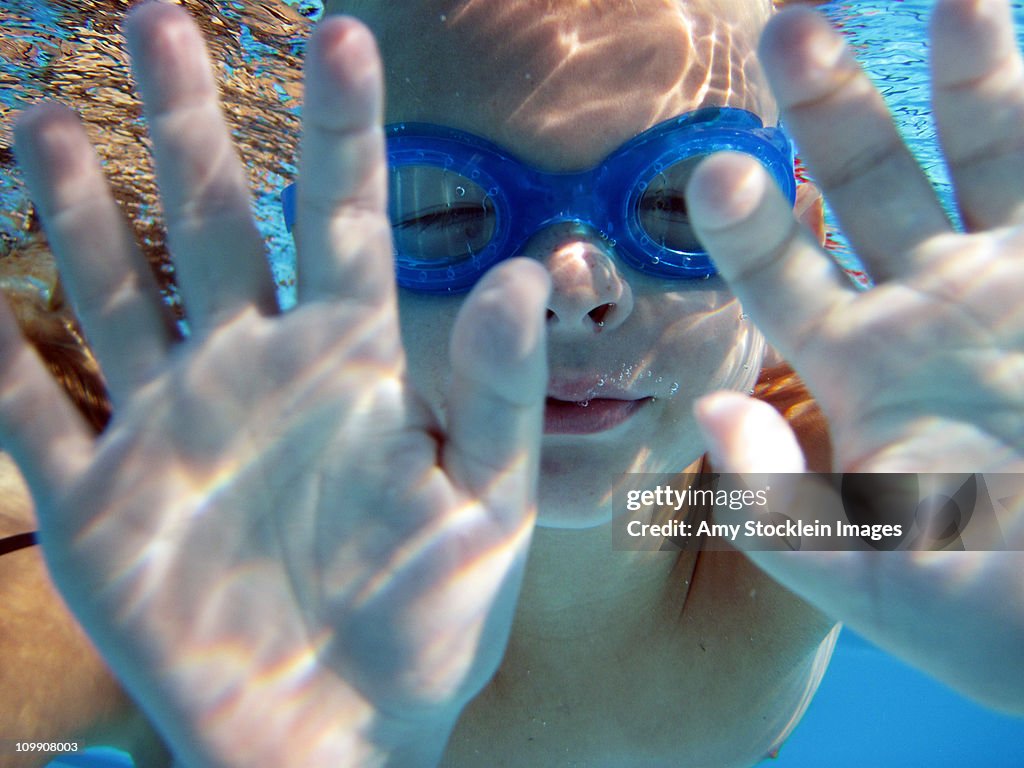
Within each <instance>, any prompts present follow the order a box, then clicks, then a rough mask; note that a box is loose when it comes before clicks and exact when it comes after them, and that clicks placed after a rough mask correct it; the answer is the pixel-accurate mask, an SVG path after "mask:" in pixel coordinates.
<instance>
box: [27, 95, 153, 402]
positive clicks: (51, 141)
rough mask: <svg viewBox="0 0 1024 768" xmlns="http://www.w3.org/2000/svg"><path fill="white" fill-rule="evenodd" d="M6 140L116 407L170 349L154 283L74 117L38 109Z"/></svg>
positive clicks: (67, 112)
mask: <svg viewBox="0 0 1024 768" xmlns="http://www.w3.org/2000/svg"><path fill="white" fill-rule="evenodd" d="M14 135H15V143H16V151H17V154H18V162H19V163H20V165H21V166H22V168H23V169H24V171H25V179H26V182H27V183H28V186H29V189H30V191H31V193H32V198H33V200H34V201H35V204H36V208H37V210H38V211H39V215H40V217H41V218H42V221H43V224H44V226H45V228H46V235H47V238H48V240H49V243H50V247H51V248H52V249H53V252H54V254H55V256H56V258H57V261H58V264H59V265H60V272H61V277H62V279H63V280H64V283H65V285H66V287H67V291H68V294H69V296H70V297H71V300H72V302H73V304H74V307H75V311H76V313H77V314H78V317H79V319H80V320H81V322H82V325H83V327H84V329H85V332H86V335H87V336H88V339H89V343H90V344H91V345H92V347H93V349H94V350H95V352H96V355H97V357H98V358H99V360H100V362H101V363H102V366H103V375H104V377H105V379H106V381H107V385H108V388H109V390H110V394H111V398H112V399H113V400H114V402H115V403H117V402H122V401H123V400H124V399H125V398H126V397H127V396H128V395H129V394H130V393H131V392H132V391H134V390H135V389H136V388H137V387H139V386H141V385H142V384H143V383H144V382H146V381H148V380H149V377H150V376H152V375H153V372H154V371H155V370H156V369H157V368H158V367H159V365H160V364H161V363H162V362H163V361H164V359H165V357H166V355H167V351H168V348H169V346H170V343H171V338H172V336H171V330H170V325H169V322H170V321H169V318H168V317H167V315H166V314H165V313H164V312H163V310H162V307H161V303H160V300H159V296H158V291H157V288H156V284H155V282H154V280H153V277H152V275H151V273H150V272H149V268H148V266H147V265H146V263H145V260H144V259H143V257H142V255H141V254H140V253H139V251H138V249H137V248H136V245H135V242H134V238H133V235H132V232H131V230H130V228H129V227H128V224H127V222H126V221H125V220H124V218H123V216H122V215H121V211H120V210H119V208H118V206H117V203H116V202H115V201H114V198H113V196H112V195H111V193H110V189H109V187H108V186H107V184H106V181H105V180H104V178H103V174H102V172H101V170H100V166H99V163H98V162H97V160H96V157H95V155H94V154H93V151H92V147H91V146H90V145H89V140H88V138H87V137H86V135H85V131H84V130H83V128H82V126H81V124H80V123H79V121H78V118H77V116H76V115H75V114H74V113H73V112H71V111H70V110H68V109H66V108H64V107H61V106H59V105H57V104H42V105H39V106H38V107H35V108H33V109H32V110H29V111H28V112H26V113H24V114H23V115H22V116H21V117H20V118H19V120H18V122H17V125H16V126H15V130H14Z"/></svg>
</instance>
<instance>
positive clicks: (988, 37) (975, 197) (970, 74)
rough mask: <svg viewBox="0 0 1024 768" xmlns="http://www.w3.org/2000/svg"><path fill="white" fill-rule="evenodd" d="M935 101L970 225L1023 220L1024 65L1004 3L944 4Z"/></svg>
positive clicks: (956, 0)
mask: <svg viewBox="0 0 1024 768" xmlns="http://www.w3.org/2000/svg"><path fill="white" fill-rule="evenodd" d="M932 74H933V94H932V101H933V107H934V112H935V120H936V125H937V127H938V132H939V138H940V140H941V142H942V147H943V150H944V152H945V156H946V163H947V165H948V166H949V171H950V175H951V177H952V180H953V184H954V188H955V189H956V195H957V202H958V204H959V207H960V213H961V215H962V217H963V222H964V225H965V227H966V228H967V229H969V230H983V229H988V228H990V227H997V226H1002V225H1007V224H1019V223H1021V222H1024V65H1022V62H1021V56H1020V52H1019V50H1018V48H1017V41H1016V39H1015V37H1014V29H1013V17H1012V15H1011V13H1010V6H1009V3H1007V2H1005V0H943V1H942V2H939V3H938V4H937V5H936V7H935V14H934V16H933V18H932Z"/></svg>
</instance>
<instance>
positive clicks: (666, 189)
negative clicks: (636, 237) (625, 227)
mask: <svg viewBox="0 0 1024 768" xmlns="http://www.w3.org/2000/svg"><path fill="white" fill-rule="evenodd" d="M703 159H704V156H703V155H697V156H693V157H687V158H684V159H682V160H680V161H679V162H676V163H673V164H671V165H669V166H668V167H666V168H665V169H664V170H662V171H661V172H659V173H658V174H657V175H655V176H654V177H652V178H651V180H650V181H649V182H648V183H647V189H646V190H644V193H643V195H642V196H641V197H640V200H639V201H637V210H636V216H637V220H638V221H639V223H640V226H641V227H642V228H643V230H644V232H646V233H647V236H648V237H650V238H651V239H652V240H653V241H654V242H656V243H658V244H659V245H661V247H663V248H666V249H668V250H672V251H681V252H683V253H694V252H697V251H701V250H702V246H701V244H700V241H699V240H698V239H697V236H696V235H695V234H694V232H693V227H692V225H691V224H690V213H689V210H688V209H687V206H686V184H687V182H688V181H689V180H690V176H691V175H692V174H693V171H694V169H695V168H696V167H697V165H698V164H699V163H700V161H701V160H703Z"/></svg>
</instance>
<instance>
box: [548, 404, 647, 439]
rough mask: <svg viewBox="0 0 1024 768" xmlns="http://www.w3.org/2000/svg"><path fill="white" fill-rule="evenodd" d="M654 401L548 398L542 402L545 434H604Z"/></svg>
mask: <svg viewBox="0 0 1024 768" xmlns="http://www.w3.org/2000/svg"><path fill="white" fill-rule="evenodd" d="M653 399H654V398H651V397H644V398H641V399H639V400H614V399H612V398H607V397H595V398H592V399H591V400H559V399H557V398H554V397H549V398H548V399H547V400H545V401H544V434H546V435H592V434H596V433H598V432H607V431H608V430H609V429H612V428H614V427H617V426H619V424H622V423H623V422H625V421H627V420H628V419H629V418H630V417H632V416H633V414H635V413H636V412H637V411H638V410H640V409H641V408H643V406H644V405H646V404H647V403H649V402H651V400H653Z"/></svg>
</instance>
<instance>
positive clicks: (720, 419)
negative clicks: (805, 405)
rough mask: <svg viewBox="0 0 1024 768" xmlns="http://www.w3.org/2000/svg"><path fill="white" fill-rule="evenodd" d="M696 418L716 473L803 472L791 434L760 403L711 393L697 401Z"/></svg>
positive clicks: (781, 420) (776, 415)
mask: <svg viewBox="0 0 1024 768" xmlns="http://www.w3.org/2000/svg"><path fill="white" fill-rule="evenodd" d="M695 415H696V417H697V424H698V426H699V427H700V430H701V432H702V433H703V434H704V439H705V441H706V444H707V446H708V453H709V454H710V456H711V464H712V466H713V467H714V468H715V470H716V471H718V472H736V473H741V474H743V473H755V472H756V473H766V472H803V471H804V469H805V463H804V455H803V452H802V451H801V450H800V445H799V443H798V442H797V440H796V436H795V435H794V434H793V430H792V429H791V428H790V426H789V424H787V423H786V420H785V419H784V418H782V416H781V415H780V414H779V413H778V411H776V410H775V409H774V408H772V407H771V406H770V405H768V403H766V402H764V401H763V400H755V399H754V398H752V397H747V396H746V395H743V394H740V393H739V392H714V393H712V394H710V395H705V396H704V397H702V398H701V399H700V400H698V401H697V403H696V406H695Z"/></svg>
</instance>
